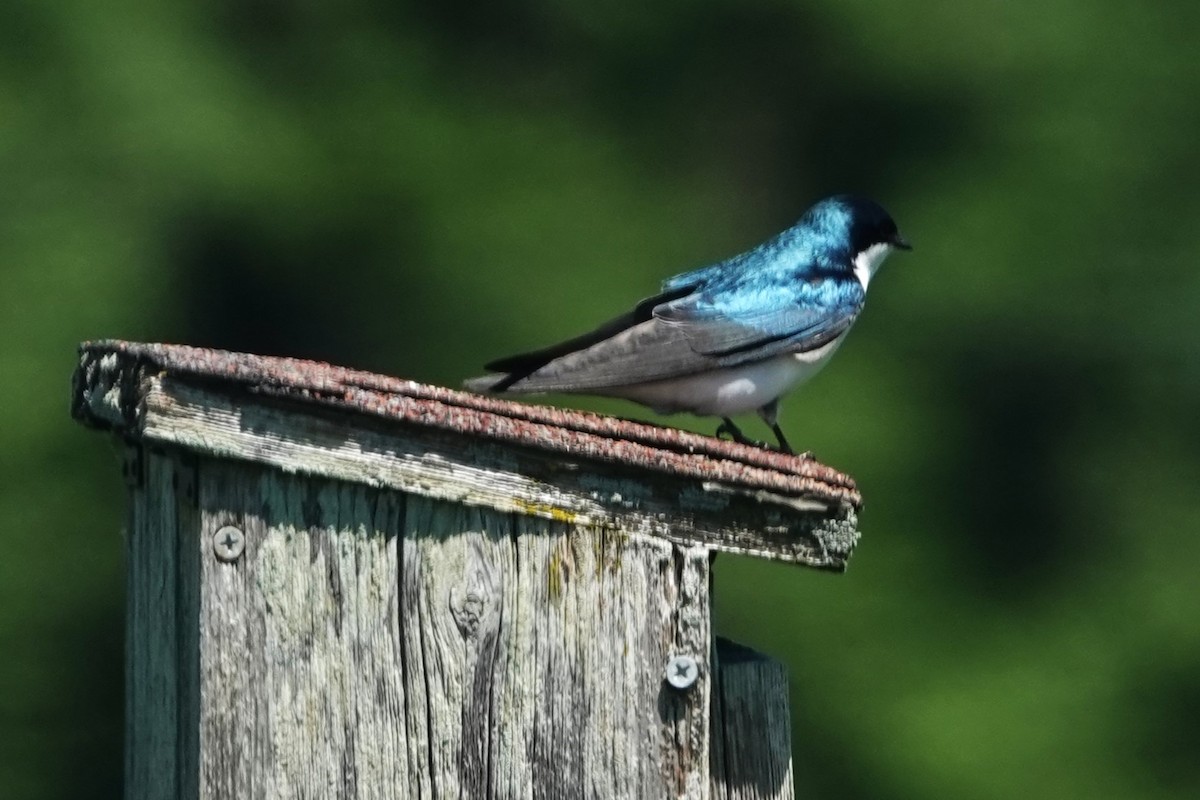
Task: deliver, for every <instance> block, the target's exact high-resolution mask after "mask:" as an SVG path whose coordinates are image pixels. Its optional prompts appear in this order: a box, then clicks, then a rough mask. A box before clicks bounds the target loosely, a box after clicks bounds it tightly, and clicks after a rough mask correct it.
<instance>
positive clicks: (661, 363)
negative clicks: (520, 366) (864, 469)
mask: <svg viewBox="0 0 1200 800" xmlns="http://www.w3.org/2000/svg"><path fill="white" fill-rule="evenodd" d="M861 307H862V289H861V287H859V286H858V285H857V282H855V283H854V284H853V285H849V284H848V285H847V288H846V289H845V290H844V291H843V290H837V291H834V290H830V289H826V290H818V289H817V288H815V287H813V286H810V285H808V284H802V285H801V286H800V287H794V288H789V289H786V290H780V289H778V288H776V289H775V290H773V291H769V292H764V293H762V294H761V295H748V294H746V293H744V292H739V293H737V294H736V295H730V296H721V295H713V296H708V295H704V294H692V295H688V296H685V297H682V298H676V299H671V300H669V301H668V302H665V303H661V304H659V305H657V306H655V307H654V308H653V310H652V311H653V313H652V314H651V315H648V318H647V319H644V321H640V322H636V323H635V324H633V325H631V326H629V327H627V328H624V329H623V330H619V331H615V332H612V333H611V335H608V336H606V337H605V338H602V339H598V340H597V339H592V340H590V341H589V342H588V344H587V345H586V346H584V347H582V348H580V349H576V350H573V351H571V352H562V351H561V350H558V351H557V352H554V349H553V348H548V349H547V351H542V352H544V353H549V352H554V357H552V358H549V359H547V360H546V361H544V362H543V363H541V364H540V365H539V366H538V367H537V368H535V369H529V370H527V371H526V373H525V374H524V375H522V376H520V377H516V378H515V379H512V380H506V379H505V378H504V377H503V376H493V378H494V380H493V379H492V378H485V379H476V380H475V381H472V382H470V383H469V384H468V385H469V387H470V388H477V389H487V388H490V389H494V390H495V389H500V390H504V389H506V390H511V391H516V392H586V391H593V390H603V389H606V388H611V387H616V386H628V385H632V384H639V383H647V382H650V381H657V380H665V379H670V378H675V377H679V376H682V375H691V374H694V373H697V372H704V371H707V370H711V369H718V368H721V367H729V366H735V365H737V364H742V363H745V362H750V361H758V360H761V359H764V358H770V357H771V356H773V355H777V354H779V353H784V352H800V351H804V350H810V349H813V348H816V347H820V346H821V345H823V344H825V343H827V342H829V341H830V340H832V339H834V338H836V337H837V336H839V335H840V334H841V333H843V332H844V331H845V330H846V329H847V328H848V327H849V326H850V323H852V322H853V321H854V318H855V316H857V314H858V311H859V309H860V308H861ZM606 328H607V329H608V330H607V331H606V332H608V331H611V330H612V328H611V327H609V326H604V327H602V328H601V330H605V329H606ZM576 341H579V342H582V341H588V339H587V337H580V338H579V339H578V340H576ZM489 366H493V365H489ZM506 366H507V365H506V362H504V361H502V362H498V363H497V364H496V365H495V366H493V368H496V367H499V368H500V369H505V367H506ZM513 377H515V376H513ZM489 380H490V381H491V384H489V383H488V381H489Z"/></svg>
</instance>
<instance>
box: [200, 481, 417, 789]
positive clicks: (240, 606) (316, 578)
mask: <svg viewBox="0 0 1200 800" xmlns="http://www.w3.org/2000/svg"><path fill="white" fill-rule="evenodd" d="M200 510H201V530H202V532H203V535H202V537H201V539H202V546H201V564H202V574H203V579H202V586H203V589H202V596H201V603H200V612H201V616H200V623H201V634H200V636H201V640H202V643H203V647H202V653H201V659H200V681H201V685H202V694H203V698H204V707H203V709H202V714H201V719H200V748H201V756H200V762H201V763H200V796H201V797H202V798H225V797H272V798H289V797H355V798H391V797H397V798H399V797H408V796H411V795H410V794H409V793H408V792H407V786H408V782H409V774H408V758H407V748H406V745H405V742H406V738H407V732H406V731H405V729H404V727H403V724H404V714H403V713H402V708H403V706H404V703H405V696H404V685H403V680H402V678H403V670H402V663H401V646H400V638H399V637H400V629H399V621H398V617H397V613H396V612H397V597H398V587H397V578H398V575H399V570H398V561H397V557H398V548H397V539H396V535H395V534H396V530H397V527H398V521H399V518H400V512H401V506H400V502H399V500H398V498H397V497H396V496H395V495H392V494H385V493H380V492H378V491H375V490H372V489H369V488H367V487H362V486H352V485H348V484H335V483H330V482H326V483H317V482H311V481H304V480H300V479H297V478H295V477H291V476H286V475H279V474H273V473H268V472H265V471H262V470H256V469H251V468H246V467H240V466H237V465H233V464H228V463H221V462H214V461H206V462H204V464H203V466H202V468H201V472H200ZM225 525H233V526H236V527H237V528H238V529H239V530H241V531H242V532H243V533H244V535H245V550H244V552H243V553H242V554H241V556H240V557H239V558H238V559H237V560H236V561H233V562H224V561H221V560H219V559H217V558H216V557H214V554H213V550H212V543H211V542H212V535H213V534H214V533H215V532H216V531H217V530H219V529H220V528H221V527H223V526H225Z"/></svg>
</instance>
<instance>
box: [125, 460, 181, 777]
mask: <svg viewBox="0 0 1200 800" xmlns="http://www.w3.org/2000/svg"><path fill="white" fill-rule="evenodd" d="M125 470H126V476H127V479H128V480H129V482H130V520H129V525H128V529H127V532H126V578H127V582H126V611H125V631H126V633H125V720H126V722H125V797H126V798H128V799H129V800H142V798H145V799H146V800H149V798H159V797H177V796H178V791H179V787H178V772H179V764H178V763H177V753H178V747H179V741H178V731H179V707H178V695H179V686H178V680H179V676H178V671H177V669H176V666H177V657H178V652H177V635H178V626H179V620H178V618H177V615H176V589H177V586H176V574H177V573H176V548H175V543H176V535H177V530H178V510H177V507H176V496H175V491H174V488H173V484H174V482H175V480H176V464H175V462H174V461H173V460H172V459H171V458H169V457H166V456H163V455H159V454H155V453H153V452H146V451H144V450H143V448H141V447H137V446H133V447H129V448H127V450H126V456H125Z"/></svg>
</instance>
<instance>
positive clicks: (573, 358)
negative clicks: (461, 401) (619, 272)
mask: <svg viewBox="0 0 1200 800" xmlns="http://www.w3.org/2000/svg"><path fill="white" fill-rule="evenodd" d="M895 249H900V250H910V249H911V247H910V245H909V244H908V242H906V241H905V240H904V239H903V238H902V237H901V236H900V233H899V231H898V230H897V229H896V223H895V222H894V221H892V218H891V217H890V216H889V215H888V213H887V212H886V211H884V210H883V209H882V208H881V207H880V206H879V205H878V204H877V203H875V202H873V201H871V200H868V199H866V198H863V197H855V196H852V195H836V196H834V197H829V198H826V199H825V200H822V201H821V202H819V203H817V204H816V205H814V206H813V207H812V208H810V209H809V210H808V211H807V212H806V213H805V214H804V216H803V217H801V218H800V221H799V222H797V223H796V224H795V225H793V226H792V227H790V228H788V229H787V230H785V231H784V232H783V233H781V234H779V235H778V236H776V237H774V238H773V239H769V240H768V241H766V242H763V243H762V244H760V245H759V246H758V247H755V248H754V249H752V250H749V251H747V252H745V253H742V254H741V255H737V256H734V257H733V258H730V259H727V260H725V261H720V262H718V263H716V264H712V265H710V266H707V267H703V268H701V269H697V270H694V271H692V272H685V273H683V274H681V275H676V276H675V277H673V278H669V279H668V280H667V281H665V282H664V283H663V285H662V291H661V292H660V293H659V294H657V295H654V296H653V297H649V298H647V299H645V300H642V301H641V302H640V303H638V304H637V305H636V306H634V308H633V310H631V311H629V312H628V313H626V314H624V315H622V316H620V317H617V318H616V319H613V320H611V321H609V322H607V323H605V324H603V325H601V326H600V327H599V328H597V329H596V330H594V331H592V332H591V333H585V334H583V335H582V336H578V337H576V338H574V339H569V340H567V341H565V342H562V343H560V344H556V345H551V346H550V347H546V348H544V349H541V350H535V351H533V352H529V353H523V354H521V355H516V356H510V357H509V358H501V359H499V360H497V361H493V362H492V363H490V364H488V365H486V366H485V369H487V370H490V371H491V372H492V374H490V375H485V376H483V377H480V378H472V379H470V380H468V381H467V382H466V384H465V385H466V387H467V388H468V389H470V390H472V391H480V392H492V393H500V392H509V393H521V394H524V393H534V392H564V393H568V394H590V395H604V396H607V397H622V398H625V399H628V400H633V401H635V402H638V403H641V404H643V405H646V406H649V407H650V408H652V409H653V410H655V411H657V412H659V413H662V414H672V413H676V412H681V411H683V412H689V413H692V414H697V415H700V416H716V417H721V418H722V421H721V425H720V427H718V428H717V436H721V435H729V436H730V437H731V438H732V439H734V440H735V441H738V442H742V443H745V444H753V442H751V440H749V439H747V438H746V436H745V435H744V434H743V433H742V432H741V431H740V430H739V429H738V427H737V426H736V425H734V423H733V420H732V419H730V418H731V417H732V416H734V415H736V414H742V413H745V412H748V411H757V412H758V413H759V415H760V416H761V417H762V418H763V420H764V421H765V422H766V423H767V425H769V426H770V427H771V430H772V431H773V432H774V433H775V436H776V437H777V438H778V440H779V449H780V450H781V451H783V452H785V453H791V452H793V451H792V448H791V446H790V445H789V444H788V441H787V439H786V438H785V437H784V435H783V431H782V430H781V429H780V427H779V422H778V419H777V415H778V411H779V398H780V396H781V395H783V394H784V393H785V392H787V391H788V390H790V389H792V388H793V387H795V386H797V385H799V384H800V383H802V382H804V381H805V380H807V379H809V378H811V377H812V376H813V375H814V374H815V373H816V372H817V370H819V369H820V368H821V367H822V366H824V365H825V362H826V361H828V360H829V357H830V356H831V355H833V352H834V351H835V350H837V348H838V346H839V345H841V343H842V340H843V339H844V338H845V337H846V332H847V331H849V330H850V326H851V325H852V324H853V323H854V320H855V319H856V318H857V317H858V314H859V312H860V311H861V310H862V307H863V300H864V298H865V297H866V293H867V284H868V283H870V281H871V277H872V276H873V275H874V274H875V270H877V269H878V268H879V265H880V264H882V263H883V261H884V259H885V258H887V256H888V254H890V253H891V252H892V250H895Z"/></svg>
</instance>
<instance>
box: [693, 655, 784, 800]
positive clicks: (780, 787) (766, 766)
mask: <svg viewBox="0 0 1200 800" xmlns="http://www.w3.org/2000/svg"><path fill="white" fill-rule="evenodd" d="M716 649H717V663H718V668H717V681H716V687H715V689H714V696H713V705H712V709H713V747H712V798H713V800H792V798H794V797H795V789H794V787H793V784H792V736H791V720H790V718H789V713H788V702H787V700H788V677H787V669H786V668H785V667H784V666H783V664H780V663H779V662H778V661H774V660H772V659H770V658H767V657H766V656H763V655H761V654H759V653H756V652H754V651H753V650H750V649H749V648H746V647H742V646H741V645H738V644H735V643H733V642H730V641H729V640H727V639H721V638H718V639H717V645H716Z"/></svg>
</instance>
